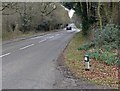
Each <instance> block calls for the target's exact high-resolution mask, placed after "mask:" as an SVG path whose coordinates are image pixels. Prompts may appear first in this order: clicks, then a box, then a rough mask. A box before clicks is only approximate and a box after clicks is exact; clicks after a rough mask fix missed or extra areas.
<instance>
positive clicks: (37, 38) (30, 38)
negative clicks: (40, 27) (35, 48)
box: [30, 36, 43, 39]
mask: <svg viewBox="0 0 120 91" xmlns="http://www.w3.org/2000/svg"><path fill="white" fill-rule="evenodd" d="M41 37H43V36H38V37H34V38H30V39H39V38H41Z"/></svg>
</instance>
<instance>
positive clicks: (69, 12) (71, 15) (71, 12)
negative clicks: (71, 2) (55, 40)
mask: <svg viewBox="0 0 120 91" xmlns="http://www.w3.org/2000/svg"><path fill="white" fill-rule="evenodd" d="M61 6H62V7H64V6H63V5H61ZM64 8H65V7H64ZM65 10H67V11H68V15H69V17H70V19H71V18H72V17H73V14H74V12H75V11H74V10H73V9H71V10H69V9H67V8H65Z"/></svg>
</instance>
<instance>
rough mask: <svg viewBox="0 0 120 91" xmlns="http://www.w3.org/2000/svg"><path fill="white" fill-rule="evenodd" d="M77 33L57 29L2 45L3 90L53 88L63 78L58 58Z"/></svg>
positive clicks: (0, 56)
mask: <svg viewBox="0 0 120 91" xmlns="http://www.w3.org/2000/svg"><path fill="white" fill-rule="evenodd" d="M74 34H75V32H66V31H60V32H54V33H50V34H46V35H43V36H37V37H33V38H30V39H26V40H22V41H19V42H13V43H9V44H4V45H2V55H0V58H2V88H3V89H52V88H53V85H54V84H55V82H56V80H59V79H60V78H61V77H60V76H61V75H60V73H59V71H57V70H56V59H57V58H58V56H59V55H60V53H61V52H62V51H63V50H64V48H65V47H66V45H67V44H68V42H69V41H70V39H71V38H72V36H73V35H74Z"/></svg>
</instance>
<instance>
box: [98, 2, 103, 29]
mask: <svg viewBox="0 0 120 91" xmlns="http://www.w3.org/2000/svg"><path fill="white" fill-rule="evenodd" d="M98 17H99V24H100V29H102V18H101V14H100V1H99V2H98Z"/></svg>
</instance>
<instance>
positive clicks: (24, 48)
mask: <svg viewBox="0 0 120 91" xmlns="http://www.w3.org/2000/svg"><path fill="white" fill-rule="evenodd" d="M33 45H35V44H30V45H27V46H25V47H22V48H20V50H23V49H26V48H28V47H31V46H33Z"/></svg>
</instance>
